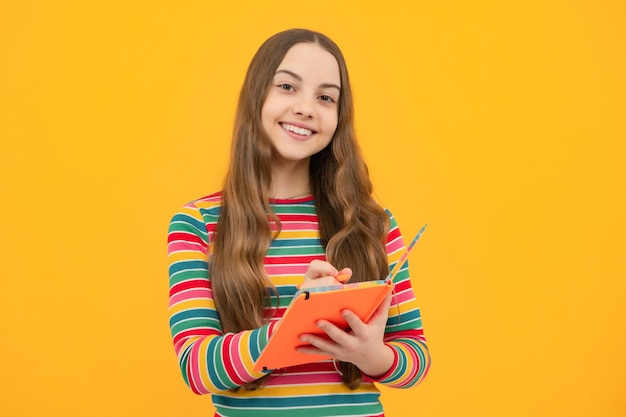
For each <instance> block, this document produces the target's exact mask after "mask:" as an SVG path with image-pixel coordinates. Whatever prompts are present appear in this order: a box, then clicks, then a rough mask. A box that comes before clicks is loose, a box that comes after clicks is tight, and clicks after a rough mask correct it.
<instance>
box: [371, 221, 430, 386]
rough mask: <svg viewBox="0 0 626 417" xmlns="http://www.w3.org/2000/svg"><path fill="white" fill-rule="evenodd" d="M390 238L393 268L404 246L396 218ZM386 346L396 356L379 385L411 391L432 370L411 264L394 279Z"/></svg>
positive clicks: (388, 243) (389, 249) (388, 245)
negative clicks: (413, 285)
mask: <svg viewBox="0 0 626 417" xmlns="http://www.w3.org/2000/svg"><path fill="white" fill-rule="evenodd" d="M389 216H390V219H391V231H390V233H389V237H388V239H387V253H388V256H389V260H390V267H391V269H393V267H394V266H395V264H396V263H397V262H398V261H399V258H400V256H401V253H402V252H403V251H404V243H403V241H402V236H401V234H400V230H399V228H398V225H397V223H396V221H395V220H394V218H393V217H392V216H391V214H390V213H389ZM384 341H385V343H386V344H387V345H388V346H390V347H391V348H392V349H393V351H394V354H395V361H394V364H393V366H392V367H391V369H390V370H389V372H388V373H387V374H386V375H383V376H382V377H380V378H379V379H378V380H377V382H378V383H380V384H383V385H387V386H390V387H394V388H408V387H411V386H414V385H417V384H419V383H420V382H421V381H422V380H423V379H424V377H425V376H426V374H427V373H428V369H429V368H430V353H429V351H428V347H427V346H426V338H425V336H424V330H423V328H422V317H421V313H420V310H419V308H418V306H417V301H416V299H415V294H414V292H413V288H412V286H411V280H410V277H409V266H408V261H406V262H405V263H404V265H402V267H401V269H400V271H399V272H398V274H397V275H396V277H395V279H394V295H393V299H392V303H391V306H390V308H389V318H388V320H387V327H386V330H385V338H384Z"/></svg>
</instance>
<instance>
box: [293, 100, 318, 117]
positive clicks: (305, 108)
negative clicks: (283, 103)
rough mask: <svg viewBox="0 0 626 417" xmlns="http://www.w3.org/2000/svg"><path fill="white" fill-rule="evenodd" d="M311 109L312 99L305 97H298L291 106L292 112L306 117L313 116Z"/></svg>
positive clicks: (312, 106) (312, 105)
mask: <svg viewBox="0 0 626 417" xmlns="http://www.w3.org/2000/svg"><path fill="white" fill-rule="evenodd" d="M313 109H314V103H313V100H312V99H309V98H306V97H299V98H298V100H296V101H295V102H294V103H293V106H292V111H293V114H295V115H298V116H300V117H303V118H307V119H308V118H311V117H313Z"/></svg>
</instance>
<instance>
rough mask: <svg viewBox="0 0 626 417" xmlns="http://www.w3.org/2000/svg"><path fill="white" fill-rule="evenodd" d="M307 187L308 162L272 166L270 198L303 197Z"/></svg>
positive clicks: (308, 188) (309, 190)
mask: <svg viewBox="0 0 626 417" xmlns="http://www.w3.org/2000/svg"><path fill="white" fill-rule="evenodd" d="M310 192H311V189H310V187H309V164H308V160H307V163H306V164H304V163H300V164H293V165H289V166H285V165H284V164H283V165H281V166H276V167H274V169H273V171H272V193H271V196H272V198H275V199H279V200H281V199H291V198H299V197H305V196H307V195H308V194H309V193H310Z"/></svg>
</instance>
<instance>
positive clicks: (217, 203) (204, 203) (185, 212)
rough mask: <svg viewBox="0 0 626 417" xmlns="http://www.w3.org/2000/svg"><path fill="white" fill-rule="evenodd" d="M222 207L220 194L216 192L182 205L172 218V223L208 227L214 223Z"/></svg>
mask: <svg viewBox="0 0 626 417" xmlns="http://www.w3.org/2000/svg"><path fill="white" fill-rule="evenodd" d="M221 206H222V193H221V192H219V191H218V192H216V193H213V194H209V195H207V196H204V197H201V198H197V199H195V200H191V201H189V202H188V203H186V204H184V205H183V206H182V207H181V208H180V209H179V210H178V211H177V212H176V213H175V214H174V216H173V217H172V223H175V222H180V221H184V222H191V223H201V224H204V225H209V224H212V223H216V222H217V219H218V218H219V214H220V209H221Z"/></svg>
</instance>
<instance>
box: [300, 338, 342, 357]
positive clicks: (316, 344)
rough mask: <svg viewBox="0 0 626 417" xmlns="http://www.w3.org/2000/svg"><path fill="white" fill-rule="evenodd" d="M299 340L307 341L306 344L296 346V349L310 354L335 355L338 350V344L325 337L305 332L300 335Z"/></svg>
mask: <svg viewBox="0 0 626 417" xmlns="http://www.w3.org/2000/svg"><path fill="white" fill-rule="evenodd" d="M299 340H300V341H301V342H304V343H307V345H305V346H298V347H297V348H296V351H298V352H301V353H306V354H309V355H328V356H333V357H334V356H336V354H337V352H338V349H337V347H338V346H337V344H335V343H333V342H332V341H330V340H328V339H326V338H323V337H319V336H315V335H312V334H303V335H300V337H299Z"/></svg>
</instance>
